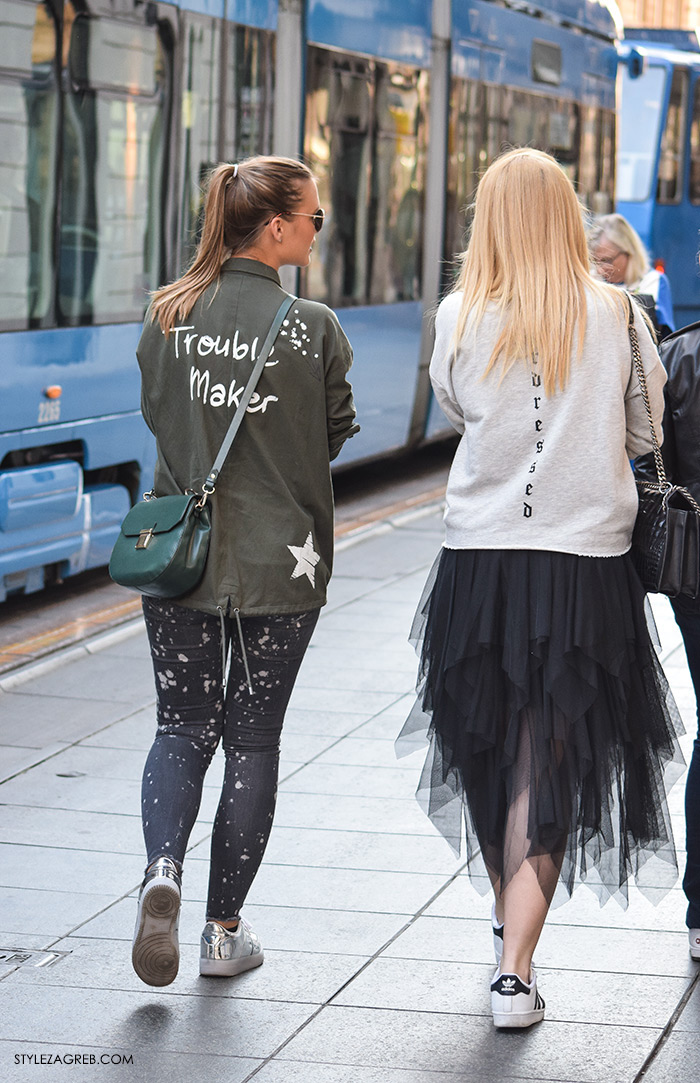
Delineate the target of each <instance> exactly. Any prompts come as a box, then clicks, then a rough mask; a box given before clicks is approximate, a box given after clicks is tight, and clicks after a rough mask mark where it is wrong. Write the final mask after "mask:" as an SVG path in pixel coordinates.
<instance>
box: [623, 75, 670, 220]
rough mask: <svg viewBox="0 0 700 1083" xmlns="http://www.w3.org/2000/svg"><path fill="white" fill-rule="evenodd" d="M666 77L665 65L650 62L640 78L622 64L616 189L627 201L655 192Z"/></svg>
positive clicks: (636, 199) (624, 200)
mask: <svg viewBox="0 0 700 1083" xmlns="http://www.w3.org/2000/svg"><path fill="white" fill-rule="evenodd" d="M666 78H667V73H666V69H665V68H661V67H658V66H656V65H649V67H647V68H646V69H645V70H644V72H643V73H642V75H640V76H639V78H637V79H631V78H630V76H629V72H628V71H627V68H626V66H625V65H624V64H623V65H622V98H621V103H622V104H621V111H620V122H619V124H618V146H617V181H616V189H617V198H618V200H621V201H623V202H637V201H641V200H644V199H648V198H649V196H650V195H651V192H652V179H653V177H652V174H653V170H654V168H655V164H656V151H657V147H658V143H659V127H660V124H661V103H662V101H663V97H664V90H665V87H666Z"/></svg>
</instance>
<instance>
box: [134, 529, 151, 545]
mask: <svg viewBox="0 0 700 1083" xmlns="http://www.w3.org/2000/svg"><path fill="white" fill-rule="evenodd" d="M152 538H153V527H149V529H148V530H142V531H141V533H140V534H139V536H138V538H137V539H136V549H148V546H149V544H150V542H151V539H152Z"/></svg>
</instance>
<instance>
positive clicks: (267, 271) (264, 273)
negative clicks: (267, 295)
mask: <svg viewBox="0 0 700 1083" xmlns="http://www.w3.org/2000/svg"><path fill="white" fill-rule="evenodd" d="M221 271H222V273H224V274H225V273H227V272H228V271H243V273H244V274H249V275H259V276H260V278H269V279H270V281H271V282H275V283H276V284H277V285H278V286H279V285H281V283H280V276H279V275H278V274H277V271H276V270H275V269H274V267H270V266H269V265H268V264H267V263H260V261H259V260H257V259H245V258H243V257H241V256H233V257H232V258H231V259H227V260H225V261H224V263H222V265H221Z"/></svg>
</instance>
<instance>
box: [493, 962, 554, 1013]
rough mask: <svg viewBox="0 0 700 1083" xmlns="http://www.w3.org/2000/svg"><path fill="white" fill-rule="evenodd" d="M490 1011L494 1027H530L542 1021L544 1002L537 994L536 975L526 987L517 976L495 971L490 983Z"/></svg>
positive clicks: (532, 974) (533, 975)
mask: <svg viewBox="0 0 700 1083" xmlns="http://www.w3.org/2000/svg"><path fill="white" fill-rule="evenodd" d="M491 1011H492V1013H493V1022H494V1026H496V1027H531V1026H532V1024H533V1023H541V1022H542V1020H543V1019H544V1000H543V999H542V997H541V996H540V994H539V993H538V992H537V975H536V974H535V971H534V970H531V971H530V984H529V985H526V984H525V982H524V981H521V980H520V978H519V977H518V975H517V974H500V973H499V972H498V971H496V973H495V975H494V979H493V981H492V982H491Z"/></svg>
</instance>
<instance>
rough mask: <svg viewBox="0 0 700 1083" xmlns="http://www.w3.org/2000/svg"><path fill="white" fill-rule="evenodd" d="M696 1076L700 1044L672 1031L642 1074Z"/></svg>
mask: <svg viewBox="0 0 700 1083" xmlns="http://www.w3.org/2000/svg"><path fill="white" fill-rule="evenodd" d="M698 1075H700V1042H698V1041H697V1039H694V1038H691V1037H689V1036H688V1034H684V1033H682V1032H680V1033H679V1032H675V1031H674V1033H672V1034H670V1035H669V1036H668V1038H667V1039H666V1041H665V1042H664V1044H663V1045H662V1047H661V1049H660V1050H659V1052H658V1053H657V1055H656V1057H655V1058H654V1060H653V1061H652V1062H651V1064H650V1065H649V1067H648V1068H647V1070H646V1072H645V1073H644V1083H690V1081H691V1080H695V1079H697V1078H698ZM256 1078H258V1077H257V1076H256Z"/></svg>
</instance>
